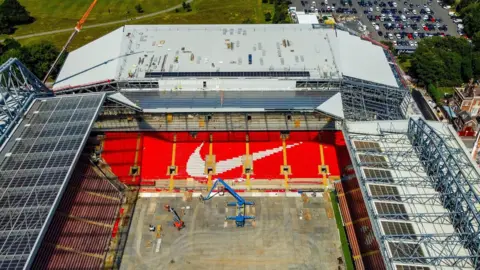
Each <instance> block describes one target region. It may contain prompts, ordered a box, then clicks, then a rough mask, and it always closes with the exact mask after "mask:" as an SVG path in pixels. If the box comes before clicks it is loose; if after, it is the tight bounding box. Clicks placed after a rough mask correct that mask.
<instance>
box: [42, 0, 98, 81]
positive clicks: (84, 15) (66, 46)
mask: <svg viewBox="0 0 480 270" xmlns="http://www.w3.org/2000/svg"><path fill="white" fill-rule="evenodd" d="M97 1H98V0H93V2H92V3H91V4H90V6H89V7H88V9H87V11H86V12H85V14H83V16H82V18H81V19H80V20H79V21H78V22H77V25H76V26H75V30H74V31H73V33H72V34H71V35H70V37H69V38H68V40H67V43H65V45H64V46H63V48H62V50H61V51H60V53H59V54H58V56H57V59H55V61H54V62H53V64H52V66H51V67H50V69H49V70H48V72H47V74H46V75H45V78H43V83H45V82H46V81H47V80H48V77H49V76H50V74H51V73H52V71H53V69H55V67H56V66H57V64H58V61H59V60H60V58H61V57H62V55H63V53H64V52H65V51H66V50H67V48H68V45H70V43H71V42H72V40H73V38H74V37H75V36H76V35H77V34H78V32H80V30H82V27H83V24H84V23H85V21H86V20H87V18H88V16H89V15H90V12H92V9H93V8H94V7H95V5H96V4H97Z"/></svg>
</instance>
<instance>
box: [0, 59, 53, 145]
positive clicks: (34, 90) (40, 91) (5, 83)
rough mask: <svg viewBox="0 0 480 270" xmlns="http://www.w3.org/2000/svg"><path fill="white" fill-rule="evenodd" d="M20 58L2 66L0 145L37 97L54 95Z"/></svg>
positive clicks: (0, 81)
mask: <svg viewBox="0 0 480 270" xmlns="http://www.w3.org/2000/svg"><path fill="white" fill-rule="evenodd" d="M52 94H53V93H52V91H51V90H49V89H48V88H47V87H46V86H45V85H44V84H43V83H42V82H41V81H40V80H39V79H38V78H37V77H36V76H35V75H34V74H33V73H32V72H30V71H29V70H28V69H27V68H26V67H25V66H24V65H23V64H22V63H21V62H20V61H19V60H18V59H16V58H10V59H9V60H8V61H7V62H5V63H3V64H2V65H1V66H0V145H2V144H3V142H4V141H5V139H6V138H7V137H8V136H9V134H10V132H11V131H12V130H13V128H14V127H15V126H16V124H17V123H18V122H19V120H20V119H21V117H22V115H23V113H24V112H26V110H27V108H28V107H29V106H30V104H31V102H32V101H33V99H34V98H35V97H41V96H49V95H52Z"/></svg>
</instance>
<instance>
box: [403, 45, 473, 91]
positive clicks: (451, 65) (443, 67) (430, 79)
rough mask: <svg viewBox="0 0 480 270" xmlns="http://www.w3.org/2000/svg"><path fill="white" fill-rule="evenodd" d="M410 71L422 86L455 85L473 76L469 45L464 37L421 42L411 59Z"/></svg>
mask: <svg viewBox="0 0 480 270" xmlns="http://www.w3.org/2000/svg"><path fill="white" fill-rule="evenodd" d="M411 64H412V66H411V68H410V71H411V73H412V75H413V76H414V77H416V78H417V79H418V80H419V84H421V85H425V86H426V85H429V84H433V85H435V86H457V85H459V84H461V83H462V82H466V81H468V80H469V79H470V78H472V76H473V75H474V68H475V65H474V63H473V61H472V45H471V44H470V43H469V42H468V41H467V40H466V39H464V38H456V37H446V38H440V37H433V38H428V39H423V40H422V41H420V43H419V46H418V48H417V50H416V51H415V53H414V54H413V56H412V60H411Z"/></svg>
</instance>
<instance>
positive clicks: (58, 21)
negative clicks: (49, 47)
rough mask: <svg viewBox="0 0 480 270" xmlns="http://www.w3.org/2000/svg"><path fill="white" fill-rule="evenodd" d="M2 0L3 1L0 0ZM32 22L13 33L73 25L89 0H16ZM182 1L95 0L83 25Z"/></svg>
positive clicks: (119, 17)
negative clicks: (141, 9)
mask: <svg viewBox="0 0 480 270" xmlns="http://www.w3.org/2000/svg"><path fill="white" fill-rule="evenodd" d="M0 2H3V0H0ZM19 2H20V3H21V4H22V5H23V6H25V7H26V9H27V10H28V11H29V12H30V15H31V16H33V17H34V18H35V19H36V21H35V22H34V23H32V24H29V25H21V26H18V29H17V31H16V32H15V34H14V35H28V34H32V33H35V32H45V31H50V30H56V29H65V28H70V27H71V28H72V29H73V28H74V27H75V25H76V23H77V21H78V20H80V18H81V17H82V16H83V14H84V13H85V11H87V9H88V7H89V6H90V4H91V3H92V2H93V0H19ZM181 3H182V0H99V1H98V2H97V4H96V6H95V7H94V8H93V10H92V12H91V13H90V16H89V17H88V19H87V23H86V24H85V25H87V24H96V23H104V22H110V21H115V20H121V19H125V18H126V16H127V15H126V13H127V11H130V14H129V15H128V16H129V17H134V16H137V15H145V14H149V13H153V12H156V11H160V10H164V9H167V8H169V7H173V6H176V5H178V4H181ZM136 4H140V5H142V8H143V10H144V13H142V14H139V13H137V11H136V10H135V5H136Z"/></svg>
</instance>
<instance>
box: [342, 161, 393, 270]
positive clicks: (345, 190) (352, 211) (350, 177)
mask: <svg viewBox="0 0 480 270" xmlns="http://www.w3.org/2000/svg"><path fill="white" fill-rule="evenodd" d="M344 171H345V172H344V175H343V178H342V181H337V182H336V183H335V190H336V192H337V196H338V201H339V202H338V203H339V206H340V211H341V215H342V218H343V221H344V226H345V230H346V232H347V236H348V240H349V243H350V248H351V251H352V257H353V260H354V263H355V268H356V269H357V270H358V269H378V270H383V269H386V267H385V264H384V262H383V258H382V255H381V253H380V249H379V246H378V243H377V240H376V238H375V235H374V233H373V230H372V223H371V222H370V218H369V217H368V212H367V209H366V206H365V202H364V200H363V197H362V193H361V191H360V187H359V185H358V180H357V177H356V175H355V172H354V170H353V167H352V166H351V165H350V166H347V167H346V168H345V170H344Z"/></svg>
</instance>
